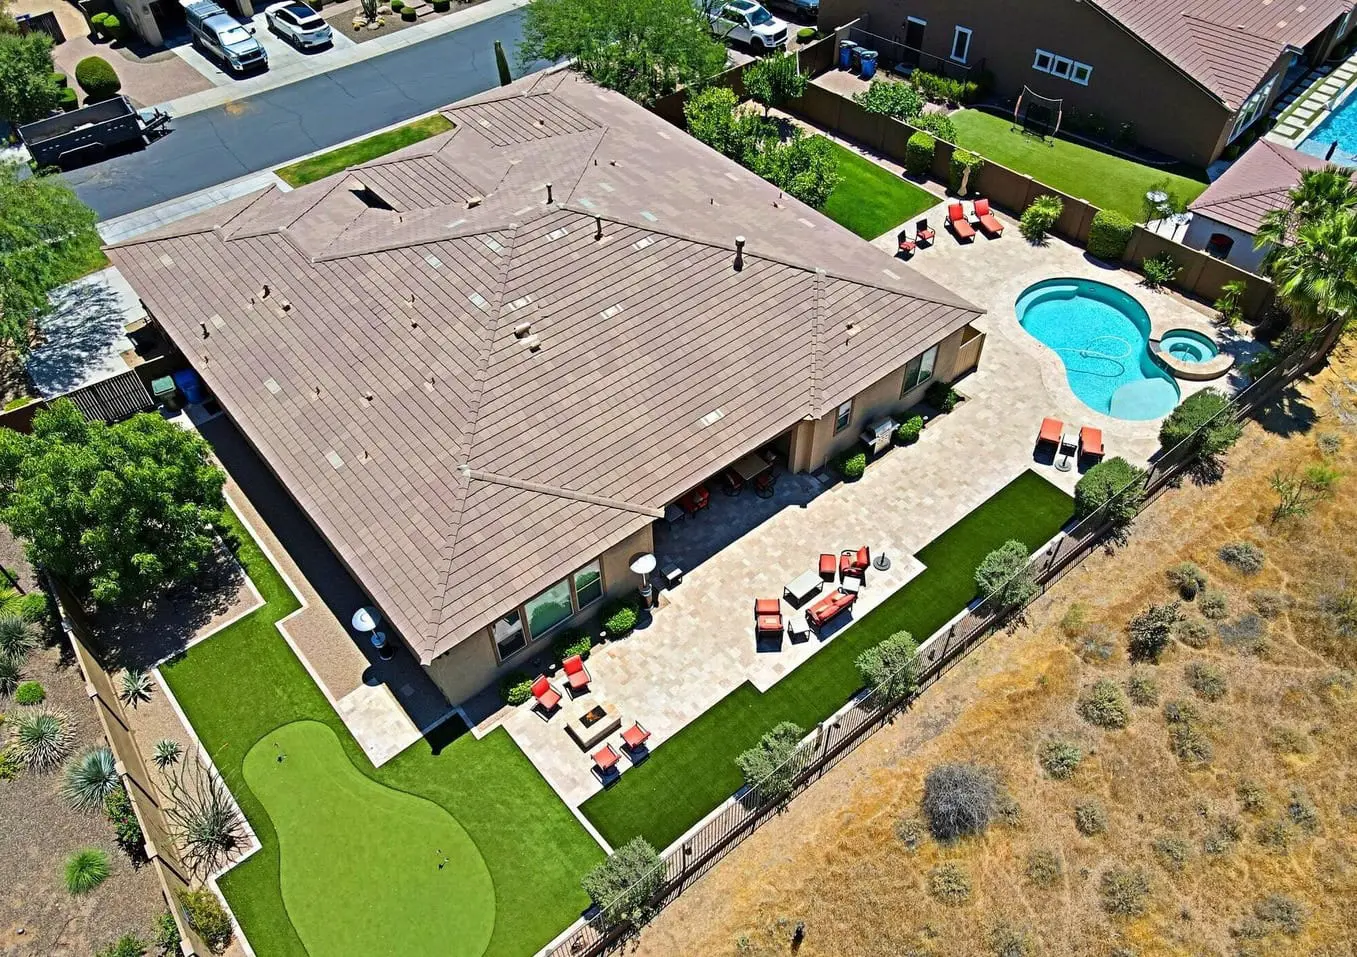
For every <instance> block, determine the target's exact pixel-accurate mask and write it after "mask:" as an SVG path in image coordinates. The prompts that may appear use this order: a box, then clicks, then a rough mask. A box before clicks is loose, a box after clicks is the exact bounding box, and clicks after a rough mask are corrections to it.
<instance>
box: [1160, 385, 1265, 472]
mask: <svg viewBox="0 0 1357 957" xmlns="http://www.w3.org/2000/svg"><path fill="white" fill-rule="evenodd" d="M1228 402H1229V400H1228V399H1226V398H1225V396H1224V395H1223V394H1221V393H1220V392H1218V391H1216V390H1215V389H1202V390H1201V391H1200V392H1194V393H1193V394H1192V395H1190V396H1188V397H1187V398H1186V399H1184V400H1183V401H1182V402H1181V403H1180V404H1179V405H1178V407H1177V408H1176V409H1174V410H1173V412H1172V413H1170V415H1169V417H1168V418H1167V419H1165V420H1164V422H1163V424H1162V425H1160V426H1159V445H1160V447H1161V448H1163V449H1164V450H1165V451H1168V450H1169V449H1171V448H1173V447H1175V446H1176V445H1178V444H1179V443H1180V442H1184V441H1186V442H1188V443H1189V444H1188V446H1187V452H1188V454H1189V455H1191V456H1193V457H1195V458H1199V459H1201V460H1202V461H1203V462H1207V463H1210V462H1213V461H1214V460H1215V458H1216V457H1217V456H1219V455H1221V454H1223V453H1224V452H1226V451H1228V450H1229V448H1230V447H1231V446H1232V445H1234V444H1235V442H1237V441H1239V436H1240V435H1241V434H1243V431H1244V427H1243V426H1242V425H1240V424H1239V423H1238V422H1236V421H1235V420H1234V417H1233V416H1231V415H1230V413H1229V412H1226V411H1223V410H1224V409H1225V406H1226V405H1227V404H1228Z"/></svg>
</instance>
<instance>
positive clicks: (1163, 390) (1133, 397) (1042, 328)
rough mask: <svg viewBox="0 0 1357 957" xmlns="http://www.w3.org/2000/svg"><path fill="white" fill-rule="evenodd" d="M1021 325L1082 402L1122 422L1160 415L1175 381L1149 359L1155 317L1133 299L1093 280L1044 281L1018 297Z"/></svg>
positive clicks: (1174, 398)
mask: <svg viewBox="0 0 1357 957" xmlns="http://www.w3.org/2000/svg"><path fill="white" fill-rule="evenodd" d="M1017 312H1018V322H1019V323H1020V324H1021V325H1022V327H1023V328H1024V329H1026V330H1027V331H1028V332H1029V333H1031V334H1032V336H1033V337H1034V338H1036V339H1037V340H1038V341H1040V342H1042V343H1043V344H1045V345H1046V346H1047V347H1049V348H1050V349H1051V350H1052V351H1054V352H1055V354H1056V355H1058V356H1060V361H1061V362H1063V363H1064V364H1065V377H1066V378H1067V379H1068V380H1069V383H1070V388H1071V389H1073V390H1074V394H1075V395H1077V396H1078V397H1079V399H1080V401H1082V402H1083V403H1084V404H1085V405H1087V406H1088V407H1089V408H1090V409H1093V410H1094V411H1095V412H1102V413H1105V414H1107V415H1111V416H1114V417H1116V418H1118V419H1157V418H1160V417H1161V416H1165V415H1168V414H1169V412H1171V411H1172V410H1173V407H1174V406H1175V405H1177V404H1178V397H1179V393H1178V384H1177V383H1176V382H1174V381H1173V376H1171V375H1169V373H1168V372H1166V371H1165V370H1164V369H1162V368H1160V366H1159V365H1158V364H1157V363H1156V362H1155V361H1154V359H1152V358H1151V357H1150V351H1149V346H1148V344H1149V336H1150V317H1149V315H1148V314H1147V313H1146V312H1145V307H1143V306H1142V305H1141V304H1140V303H1138V302H1136V300H1135V299H1134V298H1132V297H1131V296H1129V295H1127V294H1126V293H1124V292H1122V291H1121V290H1120V289H1115V288H1113V287H1112V286H1109V285H1107V284H1105V283H1101V282H1095V281H1093V280H1091V279H1047V280H1044V281H1043V282H1039V283H1036V284H1035V285H1032V286H1028V287H1027V288H1026V289H1025V290H1023V294H1022V295H1021V296H1019V297H1018V303H1017Z"/></svg>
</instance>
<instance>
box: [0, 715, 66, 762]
mask: <svg viewBox="0 0 1357 957" xmlns="http://www.w3.org/2000/svg"><path fill="white" fill-rule="evenodd" d="M72 738H73V734H72V732H71V716H70V715H69V714H67V713H66V712H65V711H53V710H49V709H47V708H39V709H36V710H33V711H28V710H24V711H22V712H20V713H19V716H18V717H17V718H15V719H14V727H13V729H11V731H10V745H9V748H8V750H9V752H10V753H11V754H13V755H14V756H15V757H16V758H18V759H19V761H21V762H22V763H23V765H24V767H26V768H27V769H28V770H30V771H40V772H46V771H55V770H56V768H57V766H58V765H60V764H61V762H62V761H63V760H65V758H66V755H68V754H70V753H71V742H72Z"/></svg>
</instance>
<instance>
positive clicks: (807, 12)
mask: <svg viewBox="0 0 1357 957" xmlns="http://www.w3.org/2000/svg"><path fill="white" fill-rule="evenodd" d="M767 3H768V6H769V7H771V8H772V9H774V10H781V11H782V12H783V13H787V14H790V15H791V16H793V17H796V19H797V21H798V22H800V21H805V22H808V23H812V24H813V23H815V21H816V20H818V19H819V17H820V0H767Z"/></svg>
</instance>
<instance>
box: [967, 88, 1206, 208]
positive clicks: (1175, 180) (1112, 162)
mask: <svg viewBox="0 0 1357 957" xmlns="http://www.w3.org/2000/svg"><path fill="white" fill-rule="evenodd" d="M952 122H953V123H954V124H955V125H956V131H957V139H958V140H959V141H960V143H959V145H961V146H963V147H965V148H966V149H968V150H972V151H973V152H976V153H979V154H981V155H982V156H984V157H986V158H988V159H992V160H994V162H996V163H998V164H1000V165H1001V166H1007V167H1008V168H1009V169H1011V170H1014V171H1015V172H1018V173H1026V174H1027V175H1028V176H1031V177H1032V178H1033V179H1036V180H1039V181H1040V182H1042V183H1045V184H1046V185H1047V186H1051V187H1053V188H1055V189H1058V190H1060V191H1061V192H1062V193H1067V194H1068V195H1070V196H1074V197H1076V198H1079V199H1084V200H1087V201H1088V202H1090V203H1092V204H1093V205H1094V206H1098V207H1100V208H1102V209H1115V210H1117V211H1118V212H1121V213H1125V214H1126V215H1127V216H1129V217H1131V219H1132V220H1134V221H1136V222H1139V221H1140V220H1141V217H1142V213H1141V205H1142V202H1143V200H1144V198H1145V194H1146V193H1147V192H1149V190H1150V189H1151V188H1152V187H1154V186H1157V185H1160V184H1162V183H1164V182H1165V181H1167V182H1168V187H1167V189H1168V190H1169V192H1171V193H1174V194H1175V195H1176V196H1177V197H1178V198H1179V199H1180V200H1182V201H1183V202H1188V201H1190V200H1193V199H1196V198H1197V196H1198V195H1199V194H1200V193H1201V192H1202V190H1204V189H1206V185H1207V184H1206V178H1205V175H1204V174H1200V173H1198V174H1197V175H1195V176H1193V177H1188V176H1183V175H1180V173H1181V172H1182V167H1179V168H1178V171H1177V172H1171V171H1169V170H1166V169H1158V168H1155V167H1153V166H1142V165H1141V164H1139V163H1133V162H1131V161H1130V160H1125V159H1122V158H1121V157H1119V156H1113V155H1111V154H1110V153H1103V152H1100V151H1098V150H1095V149H1090V148H1089V147H1087V146H1079V145H1078V144H1076V143H1071V142H1069V141H1068V140H1062V139H1057V140H1055V141H1054V142H1052V141H1049V140H1046V141H1043V140H1040V139H1038V138H1037V137H1035V136H1031V135H1029V134H1026V133H1022V132H1020V131H1018V130H1015V129H1012V128H1011V126H1012V124H1011V123H1010V122H1009V121H1008V120H1007V119H1004V118H1003V117H999V116H994V115H992V114H990V113H984V112H981V111H980V110H961V111H959V112H957V113H953V114H952Z"/></svg>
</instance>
